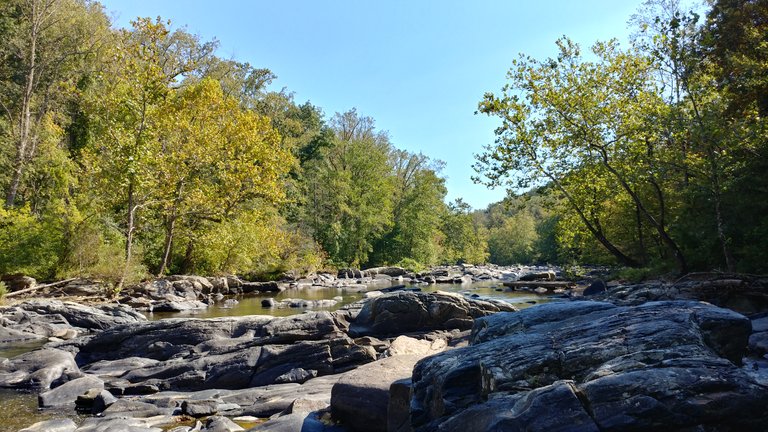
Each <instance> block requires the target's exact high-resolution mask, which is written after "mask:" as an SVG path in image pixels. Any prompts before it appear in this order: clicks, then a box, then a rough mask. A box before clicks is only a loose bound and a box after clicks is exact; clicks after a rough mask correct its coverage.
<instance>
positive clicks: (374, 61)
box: [102, 0, 641, 208]
mask: <svg viewBox="0 0 768 432" xmlns="http://www.w3.org/2000/svg"><path fill="white" fill-rule="evenodd" d="M102 3H103V4H104V5H105V7H106V9H107V12H108V13H109V14H110V15H111V16H112V17H113V18H114V22H115V25H116V26H120V27H125V26H128V25H129V22H130V21H131V20H132V19H133V18H135V17H137V16H149V17H156V16H161V17H163V18H166V19H170V20H171V21H172V27H174V28H178V27H186V29H187V30H188V31H189V32H191V33H195V34H199V35H200V36H201V37H202V38H203V39H204V40H210V39H213V38H216V39H218V40H219V41H220V50H219V52H218V54H219V55H220V56H222V57H227V58H234V59H237V60H239V61H247V62H249V63H251V64H252V65H254V66H256V67H266V68H269V69H270V70H272V71H273V72H274V73H275V74H276V75H277V76H278V79H277V80H276V81H275V82H274V83H273V88H274V89H276V90H277V89H280V88H283V87H285V88H287V89H288V90H289V91H291V92H294V93H295V98H296V101H297V102H304V101H307V100H309V101H311V102H312V103H313V104H314V105H317V106H319V107H321V108H322V109H323V110H324V112H325V114H326V117H331V116H332V115H333V114H334V113H335V112H343V111H346V110H348V109H350V108H353V107H356V108H357V110H358V112H359V113H361V114H364V115H367V116H370V117H373V118H374V119H375V120H376V125H377V127H378V128H379V129H382V130H386V131H389V134H390V137H391V139H392V143H393V144H394V145H395V146H396V147H398V148H402V149H407V150H409V151H411V152H421V153H424V154H426V155H427V156H429V157H431V158H433V159H440V160H443V161H445V162H446V168H445V170H444V171H443V175H445V176H446V177H447V186H448V200H453V199H454V198H457V197H462V198H463V199H464V200H465V201H467V202H468V203H469V204H470V205H471V206H472V207H473V208H485V207H486V206H487V205H488V204H489V203H491V202H495V201H499V200H501V199H502V198H503V197H504V196H505V191H504V190H501V189H497V190H487V189H486V188H485V187H484V186H482V185H475V184H473V183H472V181H471V179H470V177H471V176H472V175H473V174H474V171H473V170H472V168H471V165H472V163H473V162H474V157H473V155H474V154H477V153H480V152H482V150H483V146H484V145H487V144H491V143H493V140H494V135H493V129H494V128H495V127H496V122H495V121H494V120H493V119H490V118H487V117H484V116H482V115H474V111H475V109H476V107H477V102H478V101H479V100H480V98H481V97H482V95H483V93H485V92H486V91H493V92H497V91H498V90H499V89H500V88H501V87H502V86H503V85H504V82H505V74H506V71H507V70H508V69H509V66H510V65H511V62H512V59H514V58H515V57H516V56H517V55H518V54H519V53H525V54H528V55H532V56H534V57H537V58H544V57H547V56H551V55H554V54H555V40H557V38H559V37H560V36H562V35H567V36H568V37H570V38H571V39H573V40H574V41H576V42H578V43H580V44H581V45H582V46H584V47H588V46H589V45H591V44H592V43H593V42H595V41H596V40H606V39H610V38H612V37H616V38H618V39H619V40H620V41H621V42H622V43H625V42H626V40H627V35H628V34H629V33H630V29H628V27H627V24H626V23H627V21H628V19H629V18H630V16H631V15H632V14H633V13H635V12H637V9H638V7H639V5H640V4H641V1H640V0H579V1H573V0H562V1H554V0H539V1H530V0H525V1H519V0H517V1H516V0H506V1H504V0H494V1H491V0H466V1H454V0H410V1H409V0H395V1H383V0H382V1H376V2H374V1H364V0H358V1H352V0H344V1H342V0H325V1H318V0H302V1H299V0H272V1H256V0H253V1H246V0H240V1H235V0H219V1H215V2H214V1H210V0H208V1H203V0H102Z"/></svg>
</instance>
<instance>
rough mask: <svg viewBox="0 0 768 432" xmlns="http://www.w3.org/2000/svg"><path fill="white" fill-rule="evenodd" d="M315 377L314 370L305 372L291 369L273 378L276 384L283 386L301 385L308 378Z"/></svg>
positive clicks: (299, 369)
mask: <svg viewBox="0 0 768 432" xmlns="http://www.w3.org/2000/svg"><path fill="white" fill-rule="evenodd" d="M316 376H317V371H316V370H305V369H303V368H293V369H291V370H289V371H288V372H286V373H284V374H282V375H280V376H278V377H277V378H275V383H276V384H285V383H293V382H295V383H303V382H305V381H306V380H308V379H310V378H314V377H316Z"/></svg>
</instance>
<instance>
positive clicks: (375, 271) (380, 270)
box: [364, 267, 408, 277]
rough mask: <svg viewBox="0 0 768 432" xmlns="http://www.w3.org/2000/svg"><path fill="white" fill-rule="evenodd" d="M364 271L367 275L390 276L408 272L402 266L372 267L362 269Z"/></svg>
mask: <svg viewBox="0 0 768 432" xmlns="http://www.w3.org/2000/svg"><path fill="white" fill-rule="evenodd" d="M364 272H365V273H368V274H369V275H386V276H390V277H397V276H403V275H405V274H406V273H408V271H407V270H405V269H404V268H402V267H373V268H369V269H366V270H364Z"/></svg>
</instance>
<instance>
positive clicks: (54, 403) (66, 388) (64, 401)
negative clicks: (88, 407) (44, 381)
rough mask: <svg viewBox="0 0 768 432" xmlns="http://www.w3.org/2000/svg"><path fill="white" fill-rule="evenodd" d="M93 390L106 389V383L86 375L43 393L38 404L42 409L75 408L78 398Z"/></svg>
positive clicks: (38, 398)
mask: <svg viewBox="0 0 768 432" xmlns="http://www.w3.org/2000/svg"><path fill="white" fill-rule="evenodd" d="M91 389H96V390H97V391H98V392H100V391H101V390H103V389H104V382H103V381H102V380H100V379H98V378H96V377H93V376H89V375H86V376H84V377H82V378H77V379H74V380H72V381H69V382H66V383H64V384H62V385H60V386H58V387H56V388H54V389H52V390H48V391H47V392H44V393H41V394H40V395H39V396H38V397H37V403H38V405H39V406H40V408H56V407H66V406H72V407H74V406H75V401H76V400H77V398H78V397H79V396H81V395H83V394H84V393H86V392H87V391H89V390H91Z"/></svg>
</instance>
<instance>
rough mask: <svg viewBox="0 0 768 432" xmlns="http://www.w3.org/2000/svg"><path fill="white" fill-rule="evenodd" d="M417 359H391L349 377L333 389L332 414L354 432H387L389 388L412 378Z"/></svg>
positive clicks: (360, 370)
mask: <svg viewBox="0 0 768 432" xmlns="http://www.w3.org/2000/svg"><path fill="white" fill-rule="evenodd" d="M421 358H423V357H422V356H415V355H399V356H394V357H388V358H385V359H383V360H379V361H376V362H373V363H368V364H366V365H363V366H360V367H359V368H357V369H356V370H354V371H351V372H349V373H346V374H345V375H344V376H343V377H341V378H340V379H339V381H338V382H337V383H336V384H335V385H334V386H333V390H332V392H331V413H332V415H333V418H334V419H335V420H340V421H341V422H342V423H343V424H344V426H346V427H348V428H349V429H351V430H353V431H372V432H377V431H381V432H386V430H387V407H388V405H389V387H390V386H391V385H392V383H394V382H395V381H398V380H402V379H406V378H409V377H410V376H411V371H412V370H413V366H414V365H415V364H416V362H417V361H418V360H419V359H421Z"/></svg>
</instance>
